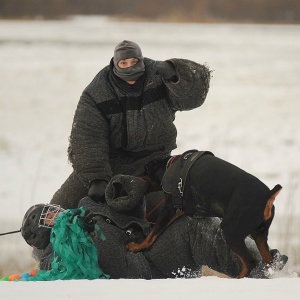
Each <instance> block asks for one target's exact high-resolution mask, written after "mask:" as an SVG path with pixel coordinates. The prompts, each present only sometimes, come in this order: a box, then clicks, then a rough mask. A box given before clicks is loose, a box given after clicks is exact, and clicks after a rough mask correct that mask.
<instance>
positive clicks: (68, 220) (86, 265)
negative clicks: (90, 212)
mask: <svg viewBox="0 0 300 300" xmlns="http://www.w3.org/2000/svg"><path fill="white" fill-rule="evenodd" d="M77 210H78V209H68V210H65V211H64V212H62V213H60V215H59V216H58V217H57V218H56V219H55V224H54V226H53V228H52V230H51V236H50V242H51V243H52V247H53V250H52V257H51V266H52V269H51V270H49V271H45V270H39V271H38V273H37V276H35V277H30V278H27V279H25V281H49V280H70V279H98V278H100V279H109V275H107V274H105V273H104V272H103V271H102V270H101V268H100V267H99V265H98V254H97V249H96V247H95V244H94V242H93V240H92V238H91V237H90V235H89V234H88V232H87V231H86V229H85V227H84V224H83V222H82V219H81V218H80V216H83V215H84V213H85V210H84V209H83V208H80V211H81V213H80V216H78V215H75V212H76V211H77ZM95 227H96V230H97V231H98V233H99V235H100V237H101V239H102V240H105V237H104V235H103V233H102V231H101V229H100V228H99V226H98V225H96V226H95Z"/></svg>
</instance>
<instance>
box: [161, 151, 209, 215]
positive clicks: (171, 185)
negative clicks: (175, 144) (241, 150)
mask: <svg viewBox="0 0 300 300" xmlns="http://www.w3.org/2000/svg"><path fill="white" fill-rule="evenodd" d="M207 154H208V155H214V154H213V153H212V152H210V151H198V150H189V151H186V152H184V153H183V154H182V155H181V156H180V160H178V159H177V160H175V161H174V162H173V164H172V165H170V167H169V168H168V169H167V171H166V172H165V175H164V177H163V179H162V187H163V190H164V192H165V193H167V194H171V196H172V202H173V206H174V208H176V209H177V210H182V208H183V193H184V187H185V181H186V177H187V175H188V173H189V170H190V168H191V167H192V165H193V164H194V163H195V162H196V161H197V160H198V159H199V158H200V157H201V156H203V155H207Z"/></svg>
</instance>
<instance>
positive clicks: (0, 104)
mask: <svg viewBox="0 0 300 300" xmlns="http://www.w3.org/2000/svg"><path fill="white" fill-rule="evenodd" d="M299 36H300V26H298V25H295V26H289V25H284V26H282V25H272V26H268V25H231V24H226V25H225V24H217V25H213V24H209V25H207V24H205V25H203V24H161V23H130V22H124V23H119V22H117V21H113V20H109V19H107V18H99V17H77V18H75V19H71V20H66V21H3V20H0V78H1V80H0V182H1V184H0V232H5V231H10V230H15V229H18V228H19V227H20V222H21V219H22V216H23V214H24V212H25V211H26V210H27V208H28V207H29V206H30V205H32V204H34V203H40V202H48V201H50V199H51V197H52V195H53V194H54V192H55V191H56V190H57V189H58V187H59V186H60V185H61V184H62V183H63V181H64V180H65V178H66V177H67V176H68V174H69V173H70V172H71V167H70V165H69V164H68V163H67V155H66V149H67V145H68V136H69V133H70V129H71V124H72V118H73V114H74V111H75V108H76V105H77V102H78V99H79V96H80V94H81V92H82V90H83V89H84V88H85V87H86V86H87V84H88V83H89V82H90V81H91V80H92V78H93V77H94V76H95V74H96V73H97V72H98V71H99V70H100V69H101V68H103V67H104V66H105V65H107V64H108V62H109V60H110V58H111V57H112V53H113V48H114V46H115V45H116V44H117V43H118V42H120V41H122V40H123V39H129V40H133V41H136V42H137V43H139V44H140V46H141V48H142V50H143V54H144V56H146V57H151V58H153V59H160V60H164V59H167V58H171V57H180V58H187V59H191V60H194V61H197V62H199V63H205V62H207V63H208V64H209V66H210V68H211V69H213V70H214V73H213V78H212V81H211V89H210V92H209V94H208V97H207V100H206V102H205V104H204V105H203V106H202V107H201V108H199V109H197V110H194V111H190V112H182V113H178V114H177V118H176V125H177V127H178V149H177V150H176V151H174V154H176V153H181V152H183V151H185V150H188V149H195V148H197V149H199V150H206V149H207V150H210V151H212V152H214V153H215V155H216V156H219V157H221V158H223V159H226V160H228V161H230V162H232V163H234V164H236V165H238V166H240V167H241V168H243V169H245V170H247V171H248V172H250V173H252V174H254V175H256V176H257V177H259V178H260V179H261V180H262V181H264V182H265V183H266V184H267V185H268V186H269V187H273V186H274V185H275V184H277V183H280V184H281V185H282V186H283V187H284V189H283V191H282V192H281V194H280V195H279V196H278V198H277V199H276V202H275V206H276V217H275V220H274V222H273V224H272V228H271V233H270V237H269V240H270V245H271V246H272V247H277V248H278V249H280V250H281V252H284V253H285V254H287V255H288V256H289V258H290V261H289V266H288V267H287V269H288V270H289V272H288V271H286V273H284V274H283V275H282V276H283V277H289V276H292V277H293V276H294V275H293V274H294V273H293V272H294V271H295V270H299V264H300V251H299V250H300V235H299V232H298V228H299V225H300V218H299V216H300V204H299V201H298V199H299V198H300V185H299V182H300V158H299V153H300V133H299V127H300V126H299V125H300V119H299V115H300V101H299V95H300V85H299V78H300V60H299V53H300V40H299ZM0 253H1V255H0V277H1V276H4V275H9V274H12V273H14V272H18V273H21V272H23V271H29V270H31V269H32V268H33V267H34V263H33V261H32V260H31V258H30V248H29V247H27V246H26V245H25V243H24V242H23V240H22V239H21V237H20V235H19V234H15V235H11V236H2V237H0ZM32 284H34V285H35V286H34V287H35V289H36V286H37V285H39V286H38V288H37V289H38V290H39V291H41V293H43V295H45V297H46V299H48V298H49V299H50V295H51V298H52V297H53V296H54V295H55V296H58V295H59V294H62V293H64V296H65V297H62V298H63V299H67V298H68V297H71V296H72V299H77V298H76V297H75V298H74V295H78V299H80V298H79V297H80V295H81V296H93V295H94V296H95V295H99V296H103V295H106V296H108V295H113V297H114V298H116V297H117V296H119V297H121V296H120V295H122V298H123V299H124V298H125V299H126V297H128V298H129V297H131V296H132V293H131V291H132V292H134V291H135V288H136V287H138V288H141V289H142V288H143V289H147V291H148V290H149V292H147V293H146V294H147V296H143V299H148V298H149V299H150V297H151V299H152V298H153V297H156V296H158V293H159V294H161V293H164V295H168V294H170V296H177V297H178V298H179V296H180V298H181V297H184V296H185V291H188V294H189V295H190V297H194V298H196V297H197V298H198V297H199V298H200V297H203V296H205V298H207V297H208V296H215V297H218V296H220V295H222V294H223V296H224V297H223V296H222V297H223V298H225V299H227V298H226V294H227V292H228V295H230V297H231V298H232V296H233V298H234V296H238V295H240V294H241V293H243V292H244V291H245V293H243V295H245V294H246V295H245V296H246V297H248V298H246V299H250V297H251V299H252V297H256V298H258V299H259V298H260V297H259V295H261V293H263V295H264V296H266V295H268V296H270V298H272V299H279V298H282V297H284V296H287V295H290V294H292V295H291V296H289V299H296V298H292V297H295V295H297V296H298V295H299V291H300V288H299V286H300V285H299V279H296V278H294V279H290V278H289V279H287V278H281V279H274V280H272V281H264V280H250V279H247V280H240V281H236V280H226V279H216V278H213V279H212V278H201V279H197V280H196V279H190V280H181V281H180V284H179V281H178V280H176V281H175V280H166V281H153V282H148V281H143V280H141V281H132V280H120V281H118V282H117V283H116V285H115V283H114V282H110V281H106V282H102V281H94V282H85V283H84V286H85V288H84V289H83V290H81V288H79V285H77V284H76V282H75V283H74V282H67V283H62V282H60V283H55V286H54V285H52V284H51V283H41V284H37V283H16V284H9V283H1V287H0V297H1V299H14V298H13V297H10V295H11V294H10V293H16V292H20V294H21V295H24V297H22V298H23V299H29V297H30V295H29V294H30V293H29V290H31V289H30V288H29V286H31V285H32ZM153 285H154V286H153ZM216 285H217V287H218V288H217V289H216ZM80 286H81V285H80ZM62 287H67V288H68V292H64V291H63V289H62ZM87 287H90V288H91V290H90V291H88V288H87ZM117 290H118V291H119V292H117ZM51 291H52V292H51ZM297 291H298V293H297ZM53 293H55V294H53ZM118 293H119V294H118ZM2 295H3V296H6V297H5V298H4V297H2ZM143 295H144V293H143ZM27 297H28V298H27ZM47 297H48V298H47ZM145 297H146V298H145ZM228 297H229V296H228ZM131 298H132V297H131ZM228 299H229V298H228Z"/></svg>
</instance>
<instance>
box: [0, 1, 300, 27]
mask: <svg viewBox="0 0 300 300" xmlns="http://www.w3.org/2000/svg"><path fill="white" fill-rule="evenodd" d="M70 15H110V16H114V17H120V18H131V19H138V20H159V21H175V22H176V21H177V22H260V23H299V21H300V1H299V0H127V1H124V0H51V1H49V0H48V1H47V0H0V18H45V19H55V18H64V17H67V16H70Z"/></svg>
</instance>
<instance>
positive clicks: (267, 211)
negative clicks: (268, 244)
mask: <svg viewBox="0 0 300 300" xmlns="http://www.w3.org/2000/svg"><path fill="white" fill-rule="evenodd" d="M281 190H282V186H281V185H280V184H276V185H275V187H274V188H273V189H272V190H270V194H269V198H268V200H267V203H266V206H265V210H264V219H265V221H267V220H269V219H270V218H271V216H272V207H273V203H274V201H275V198H276V197H277V195H278V194H279V193H280V191H281Z"/></svg>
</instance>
